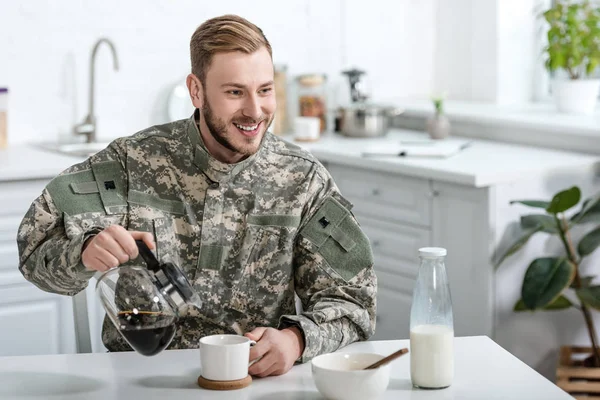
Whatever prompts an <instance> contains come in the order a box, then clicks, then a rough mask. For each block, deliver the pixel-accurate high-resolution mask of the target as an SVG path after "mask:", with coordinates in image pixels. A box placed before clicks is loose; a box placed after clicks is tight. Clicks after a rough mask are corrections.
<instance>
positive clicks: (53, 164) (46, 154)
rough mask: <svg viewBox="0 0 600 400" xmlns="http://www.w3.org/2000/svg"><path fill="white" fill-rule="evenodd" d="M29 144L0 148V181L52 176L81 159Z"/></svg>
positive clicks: (81, 159)
mask: <svg viewBox="0 0 600 400" xmlns="http://www.w3.org/2000/svg"><path fill="white" fill-rule="evenodd" d="M83 160H84V159H83V158H81V157H74V156H68V155H65V154H59V153H56V152H51V151H48V150H43V149H41V148H39V147H36V146H34V145H29V144H19V145H15V146H9V147H8V148H7V149H2V150H0V182H2V181H17V180H27V179H40V178H49V179H50V178H54V177H55V176H56V175H58V174H59V173H61V172H62V171H63V170H65V169H66V168H68V167H70V166H71V165H73V164H76V163H78V162H81V161H83Z"/></svg>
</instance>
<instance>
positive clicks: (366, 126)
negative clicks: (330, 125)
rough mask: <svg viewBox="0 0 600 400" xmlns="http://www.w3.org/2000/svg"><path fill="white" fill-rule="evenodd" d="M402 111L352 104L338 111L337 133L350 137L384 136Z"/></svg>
mask: <svg viewBox="0 0 600 400" xmlns="http://www.w3.org/2000/svg"><path fill="white" fill-rule="evenodd" d="M403 111H404V110H401V109H399V108H396V107H391V106H384V105H377V104H372V103H366V102H358V103H353V104H351V105H349V106H347V107H340V108H339V109H338V118H339V132H340V133H341V134H342V135H344V136H350V137H377V136H383V135H385V134H386V133H387V132H388V130H389V128H390V126H391V125H392V120H393V118H394V117H395V116H397V115H400V114H402V112H403Z"/></svg>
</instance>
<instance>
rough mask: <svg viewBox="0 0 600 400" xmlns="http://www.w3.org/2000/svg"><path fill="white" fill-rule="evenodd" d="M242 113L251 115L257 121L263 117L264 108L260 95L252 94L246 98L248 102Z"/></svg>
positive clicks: (247, 115)
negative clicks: (262, 107)
mask: <svg viewBox="0 0 600 400" xmlns="http://www.w3.org/2000/svg"><path fill="white" fill-rule="evenodd" d="M242 113H243V114H244V115H245V116H246V117H250V118H252V119H254V120H255V121H258V120H259V119H260V118H261V117H262V109H261V105H260V99H259V98H258V96H256V95H251V96H248V97H247V98H246V103H245V104H244V109H243V110H242Z"/></svg>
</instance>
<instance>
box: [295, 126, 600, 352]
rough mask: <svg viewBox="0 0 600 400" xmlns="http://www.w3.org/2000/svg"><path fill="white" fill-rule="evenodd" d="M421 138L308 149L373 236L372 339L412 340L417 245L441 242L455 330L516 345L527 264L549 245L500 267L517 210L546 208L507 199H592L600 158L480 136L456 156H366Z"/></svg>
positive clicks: (394, 135) (333, 140) (405, 135)
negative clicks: (574, 192)
mask: <svg viewBox="0 0 600 400" xmlns="http://www.w3.org/2000/svg"><path fill="white" fill-rule="evenodd" d="M422 136H423V135H422V134H419V133H416V132H414V131H400V130H398V131H393V132H391V133H390V134H388V135H387V137H381V138H370V139H367V138H356V139H348V138H342V137H339V136H336V135H333V136H326V137H324V138H322V139H321V140H320V141H319V142H317V143H314V144H310V145H307V146H305V147H306V148H307V149H308V150H310V151H311V152H312V153H313V154H314V155H315V156H316V157H317V158H318V159H319V161H321V162H322V163H323V164H324V165H325V167H326V168H327V169H328V170H329V172H330V173H331V175H332V177H333V178H334V180H335V182H336V184H337V185H338V187H339V188H340V191H341V193H342V195H344V196H345V197H346V198H347V199H348V200H349V201H350V202H351V203H352V204H353V205H354V206H353V213H354V214H355V216H356V218H357V220H358V222H359V224H360V225H361V226H362V227H363V229H364V231H365V233H366V234H367V236H368V237H369V240H370V242H371V245H372V249H373V253H374V260H375V265H374V268H375V272H376V275H377V277H378V285H379V290H378V304H377V327H376V332H375V335H374V336H373V339H374V340H384V339H402V338H408V337H409V329H410V308H411V303H412V291H413V286H414V283H415V280H416V276H417V271H418V266H419V260H418V249H419V248H420V247H424V246H436V247H444V248H446V249H447V250H448V256H447V257H446V270H447V273H448V278H449V282H450V289H451V293H452V302H453V312H454V328H455V335H457V336H471V335H487V336H489V337H492V338H495V339H497V340H499V342H501V343H502V344H503V345H506V346H507V347H508V348H511V347H516V345H515V344H513V343H516V342H518V341H519V340H520V338H518V337H515V336H514V333H511V330H510V329H509V326H510V325H508V324H514V327H515V329H517V328H518V323H517V322H515V321H514V320H512V319H511V315H513V312H512V307H513V305H514V304H515V302H516V301H517V300H518V298H519V297H520V288H521V283H522V278H523V274H524V272H525V271H524V270H525V268H526V267H527V265H528V264H529V262H530V261H531V259H532V258H531V255H532V254H536V252H538V253H539V252H548V251H551V250H549V245H548V244H547V243H543V242H537V243H536V242H535V241H532V243H530V244H528V246H527V248H526V249H525V253H526V254H527V255H525V256H523V255H521V254H517V255H515V256H512V257H511V258H509V259H507V261H506V262H505V264H504V265H503V269H502V270H501V271H500V273H497V271H496V270H495V268H494V260H495V257H496V251H497V249H498V248H502V247H504V246H505V245H506V243H510V242H512V240H514V239H515V236H514V234H516V233H515V232H516V229H515V225H518V221H519V216H520V215H521V214H524V213H535V212H539V211H536V210H532V209H527V208H526V207H519V206H511V205H510V204H509V203H510V200H514V199H527V198H529V199H550V198H551V196H552V195H553V194H554V193H555V192H557V191H559V190H562V189H565V188H568V187H570V186H572V185H578V186H580V187H581V188H582V191H583V193H584V196H590V195H592V194H594V193H596V192H597V190H598V179H597V173H596V171H597V165H598V160H599V159H600V158H599V157H595V156H589V155H583V154H577V153H568V152H558V151H552V150H548V149H541V148H528V147H524V146H516V145H510V144H500V143H493V142H486V141H479V140H478V141H473V143H472V145H471V146H470V147H469V148H468V149H466V150H463V152H462V153H460V154H457V155H455V156H453V157H450V158H425V157H423V158H418V157H417V158H410V157H393V156H391V157H390V156H387V157H385V156H384V157H363V156H362V152H363V151H366V149H368V148H369V147H370V146H372V145H373V146H375V147H377V148H378V149H382V148H383V149H385V148H389V149H394V148H395V147H397V144H398V143H399V142H400V141H401V140H409V141H410V140H412V141H414V140H423V137H422ZM450 140H455V139H450ZM303 146H304V145H303ZM390 152H391V153H394V150H390ZM538 318H539V317H538ZM503 323H505V324H507V325H504V326H503V325H502V324H503ZM549 346H551V344H550V345H549ZM515 352H516V353H517V355H518V356H520V354H519V353H518V352H519V348H517V349H516V350H515Z"/></svg>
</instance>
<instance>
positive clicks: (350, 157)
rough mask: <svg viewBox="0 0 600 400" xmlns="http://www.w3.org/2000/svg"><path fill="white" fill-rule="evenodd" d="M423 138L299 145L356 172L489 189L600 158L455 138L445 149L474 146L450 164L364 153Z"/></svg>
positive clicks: (330, 137) (590, 164)
mask: <svg viewBox="0 0 600 400" xmlns="http://www.w3.org/2000/svg"><path fill="white" fill-rule="evenodd" d="M424 139H427V136H426V134H424V133H423V132H417V131H411V130H401V129H393V130H391V131H390V132H389V133H388V135H386V136H385V137H380V138H348V137H344V136H341V135H338V134H327V135H324V136H323V137H322V138H321V139H320V140H319V141H317V142H313V143H302V142H297V143H296V144H298V145H300V146H302V147H304V148H306V149H309V150H310V151H311V152H312V153H313V154H314V155H315V156H316V157H317V158H318V159H319V160H321V161H324V162H327V161H330V162H335V163H338V164H343V165H346V166H352V167H359V168H360V167H364V166H368V167H369V168H370V169H373V170H379V171H384V172H390V173H393V172H396V173H400V174H403V175H408V176H414V177H419V178H425V179H433V180H438V181H442V182H449V183H457V184H462V185H468V186H472V187H486V186H492V185H495V184H499V183H506V182H511V181H515V180H518V179H520V178H523V177H527V178H531V179H534V178H536V177H544V176H546V175H547V174H551V173H553V172H557V171H560V172H565V170H576V171H578V172H583V171H585V170H593V169H595V168H596V166H597V165H598V162H599V161H600V157H597V156H592V155H587V154H580V153H574V152H566V151H558V150H549V149H543V148H535V147H528V146H523V145H516V144H507V143H499V142H492V141H485V140H479V139H471V138H457V137H450V138H448V139H446V140H445V142H446V143H445V144H452V142H456V143H459V142H462V143H465V142H468V143H469V146H468V147H467V148H465V149H463V150H461V151H459V152H458V153H456V154H454V155H452V156H450V157H448V158H432V157H429V158H427V157H410V156H406V157H401V156H377V157H372V156H371V157H363V156H362V153H363V152H366V151H370V150H371V149H377V151H381V150H385V149H389V150H394V149H398V148H400V142H402V141H407V142H410V141H423V140H424Z"/></svg>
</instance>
